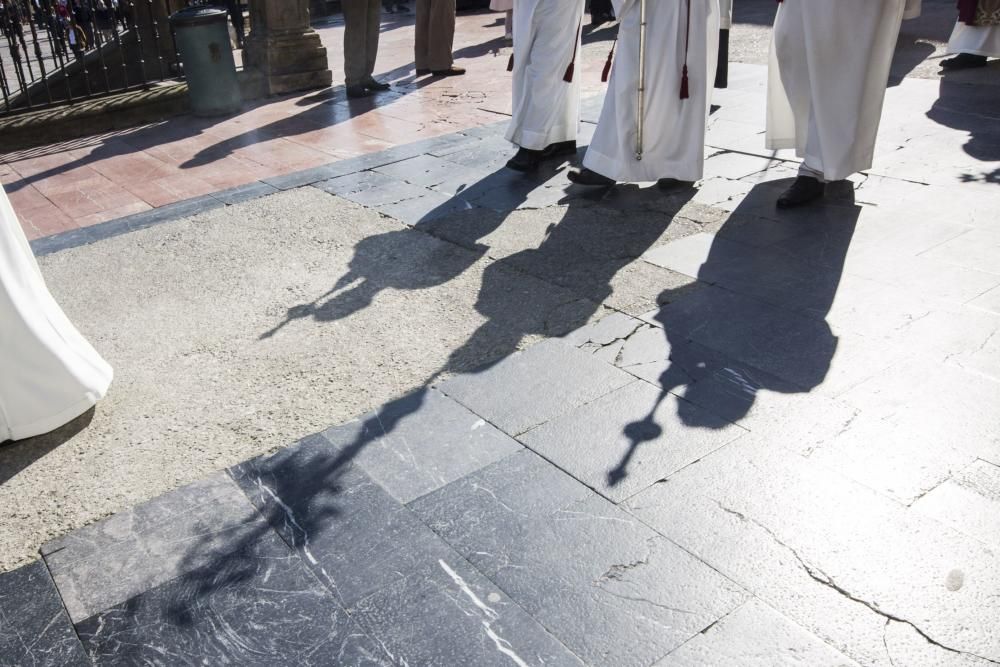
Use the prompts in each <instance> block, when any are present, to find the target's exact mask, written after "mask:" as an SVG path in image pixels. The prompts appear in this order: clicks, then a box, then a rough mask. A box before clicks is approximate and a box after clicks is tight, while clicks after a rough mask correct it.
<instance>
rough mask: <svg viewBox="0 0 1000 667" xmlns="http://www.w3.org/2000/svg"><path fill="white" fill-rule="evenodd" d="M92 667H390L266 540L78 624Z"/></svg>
mask: <svg viewBox="0 0 1000 667" xmlns="http://www.w3.org/2000/svg"><path fill="white" fill-rule="evenodd" d="M77 631H78V632H79V634H80V637H81V639H82V640H83V642H84V644H85V645H86V646H87V650H88V652H89V653H90V656H91V658H92V659H93V660H94V662H95V663H96V664H100V665H139V664H143V665H164V666H167V665H205V664H210V665H260V666H261V667H264V666H267V667H271V666H273V665H288V666H289V667H291V666H293V665H295V666H298V665H329V664H331V663H336V664H341V665H391V664H393V663H392V661H391V660H390V659H389V657H388V656H387V655H386V654H385V653H384V651H382V649H381V648H379V646H378V645H377V644H376V643H375V642H374V641H373V640H372V639H371V638H369V637H368V636H367V635H366V634H365V633H364V632H363V631H362V630H361V629H360V628H359V627H358V626H357V625H356V624H355V622H354V621H353V620H352V619H351V618H350V616H349V615H348V614H347V612H346V611H345V610H344V609H343V608H342V607H341V606H340V605H338V604H337V601H336V600H335V599H334V598H333V596H332V595H331V594H330V592H329V591H328V590H326V588H324V587H323V586H322V584H320V583H319V582H318V581H317V580H316V578H315V577H314V576H313V575H312V574H311V573H310V572H309V570H308V569H307V568H306V567H305V565H304V564H303V563H302V561H301V560H300V559H299V557H298V556H296V555H295V554H294V553H292V552H291V551H290V550H289V549H288V547H287V545H285V544H284V543H283V542H282V541H281V540H280V539H279V538H278V536H277V535H275V534H274V533H273V532H271V531H265V532H262V533H260V534H259V535H258V536H256V537H255V539H252V540H248V541H246V542H245V543H244V544H242V545H241V548H240V549H239V550H237V551H233V552H231V553H229V554H227V555H226V557H225V558H220V559H219V560H218V561H217V562H209V563H205V564H204V565H203V566H202V567H201V568H199V569H197V570H193V571H191V572H188V573H186V574H185V575H183V576H182V577H180V578H178V579H174V580H172V581H169V582H167V583H165V584H163V585H161V586H158V587H157V588H154V589H151V590H148V591H146V592H145V593H143V594H141V595H139V596H137V597H134V598H132V599H130V600H128V601H127V602H124V603H122V604H120V605H117V606H115V607H113V608H111V609H107V610H105V611H103V612H101V613H100V614H98V615H96V616H93V617H91V618H89V619H87V620H85V621H83V622H81V623H79V624H78V625H77Z"/></svg>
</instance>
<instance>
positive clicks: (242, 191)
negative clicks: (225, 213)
mask: <svg viewBox="0 0 1000 667" xmlns="http://www.w3.org/2000/svg"><path fill="white" fill-rule="evenodd" d="M275 192H278V188H276V187H274V186H273V185H270V184H268V183H262V182H260V181H257V182H254V183H249V184H247V185H238V186H236V187H235V188H229V189H227V190H222V191H221V192H213V193H212V196H213V197H215V198H216V199H218V200H219V201H221V202H222V203H224V204H225V205H226V206H232V205H233V204H239V203H240V202H245V201H249V200H251V199H256V198H257V197H265V196H267V195H270V194H274V193H275Z"/></svg>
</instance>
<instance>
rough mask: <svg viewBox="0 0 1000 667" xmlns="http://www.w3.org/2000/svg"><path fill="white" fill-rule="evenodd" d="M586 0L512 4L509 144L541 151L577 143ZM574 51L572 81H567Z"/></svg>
mask: <svg viewBox="0 0 1000 667" xmlns="http://www.w3.org/2000/svg"><path fill="white" fill-rule="evenodd" d="M583 4H584V3H583V0H558V1H556V2H554V1H553V0H516V1H515V3H514V81H513V109H514V112H513V117H512V118H511V122H510V126H509V128H508V130H507V140H508V141H510V142H512V143H514V144H515V145H517V146H520V147H522V148H530V149H532V150H541V149H543V148H545V147H546V146H548V145H550V144H555V143H559V142H563V141H576V135H577V131H578V130H579V125H580V79H581V78H582V77H583V72H581V71H580V69H581V67H580V27H581V25H582V21H583ZM574 50H575V51H576V70H577V71H576V73H575V74H574V76H573V81H572V82H569V83H567V82H566V81H564V78H565V76H566V69H567V67H569V64H570V63H571V62H573V54H574Z"/></svg>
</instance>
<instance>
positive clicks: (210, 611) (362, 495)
mask: <svg viewBox="0 0 1000 667" xmlns="http://www.w3.org/2000/svg"><path fill="white" fill-rule="evenodd" d="M765 76H766V72H765V70H764V68H763V67H761V66H759V65H738V66H734V69H733V72H732V79H731V87H730V89H729V90H727V91H723V92H720V93H719V95H718V98H717V103H718V104H719V109H718V111H716V112H715V113H714V114H713V116H712V121H711V128H710V131H709V138H708V143H709V148H708V154H709V156H710V157H709V158H708V161H707V163H706V174H707V177H706V179H705V181H704V182H703V183H702V184H700V187H699V188H698V189H697V190H692V191H682V192H676V193H673V194H665V193H663V192H661V191H659V190H658V189H657V188H655V187H646V186H641V187H639V186H620V187H618V188H615V189H613V190H610V191H598V192H590V191H585V190H581V189H579V188H577V187H576V186H571V185H569V183H568V181H567V180H566V178H565V167H566V165H565V164H562V165H559V164H551V165H549V166H548V167H546V168H545V169H543V170H542V171H540V172H539V173H538V174H537V175H534V176H531V177H527V178H526V177H522V176H519V175H516V174H512V173H510V172H508V171H505V170H504V169H503V168H502V164H503V162H504V160H505V159H506V158H507V157H508V156H509V154H510V148H509V146H508V145H507V144H505V142H504V141H503V140H502V131H503V123H502V122H500V123H494V124H487V125H481V126H479V127H476V128H475V129H469V130H465V131H463V132H459V133H449V134H443V135H441V136H439V137H433V138H427V139H425V140H423V141H421V142H420V143H418V144H400V145H397V146H395V147H392V148H389V149H387V150H384V151H378V152H375V153H371V154H368V155H367V156H361V157H353V158H349V159H346V160H342V161H338V162H334V163H331V164H326V165H322V166H318V167H312V168H310V169H309V170H307V171H303V172H297V173H289V174H284V175H278V176H274V177H266V178H264V179H262V180H258V181H256V182H255V183H253V184H251V185H249V186H246V187H243V188H237V189H235V190H229V191H226V192H223V193H215V194H214V195H212V196H210V197H208V198H201V199H196V200H194V201H191V202H189V203H187V204H185V205H183V206H175V207H174V208H170V207H165V208H164V209H163V212H162V213H161V214H159V215H158V216H157V215H154V214H140V216H133V217H132V218H126V219H124V220H125V222H121V221H112V222H109V223H104V224H98V225H95V226H92V227H91V228H89V231H88V232H87V233H77V232H71V233H63V234H59V235H56V236H51V237H47V238H41V239H38V240H37V241H36V242H35V247H36V250H38V252H39V253H41V254H43V257H42V259H41V263H42V268H43V271H44V273H45V275H46V278H47V280H48V282H49V284H50V286H51V287H52V289H53V292H54V293H55V294H56V297H57V298H58V299H59V301H60V303H62V304H64V306H65V307H66V309H67V311H68V312H69V314H70V316H71V318H72V319H73V320H74V321H75V322H76V323H77V324H78V325H79V326H80V328H81V330H83V331H84V333H85V334H86V335H87V336H88V337H89V338H90V339H91V340H92V341H93V342H94V343H95V345H96V346H97V347H98V349H99V350H100V351H101V352H102V353H103V354H105V356H107V357H108V359H109V360H110V361H111V362H112V364H113V365H114V366H115V368H116V371H117V376H116V384H115V386H114V387H113V390H112V393H111V395H110V396H109V398H108V400H107V401H106V402H104V403H102V404H100V405H99V407H98V409H97V411H96V412H95V413H93V414H91V415H88V416H87V417H86V419H85V420H83V421H82V422H80V423H77V424H75V425H72V426H71V427H70V428H69V429H67V430H65V431H63V432H61V433H58V434H55V435H54V436H52V437H48V438H43V439H38V440H35V441H32V442H25V443H19V444H17V445H8V446H6V447H4V448H3V449H0V471H2V479H3V480H4V483H3V486H0V504H2V505H3V506H4V507H6V508H10V511H9V512H8V514H10V515H11V517H12V519H7V520H6V523H4V524H3V526H2V531H3V532H2V533H0V540H2V542H0V545H2V548H0V552H2V553H3V554H5V561H4V564H5V567H7V568H8V569H9V568H12V567H14V566H17V565H20V564H22V563H25V562H27V561H28V560H30V559H31V554H32V553H33V552H35V551H37V550H38V549H39V547H41V553H42V554H43V556H44V558H43V560H42V561H39V562H36V563H33V564H29V565H27V566H24V567H21V568H20V569H15V570H12V571H10V572H8V573H7V574H4V575H0V599H2V606H3V609H4V610H5V614H4V616H2V617H0V649H3V650H2V655H4V656H5V659H6V656H7V655H12V656H15V657H14V659H13V664H31V662H30V661H31V660H37V661H38V662H42V663H44V662H45V661H46V660H49V661H51V662H52V663H53V664H74V663H73V661H74V660H76V661H77V662H78V663H79V664H88V663H89V662H90V661H93V662H94V663H96V664H143V663H144V662H149V663H153V664H167V665H172V664H188V663H202V662H206V661H207V663H209V664H225V663H226V662H229V663H231V664H241V665H242V664H261V665H276V664H289V665H293V664H294V665H309V664H338V665H355V664H399V665H403V664H409V665H493V664H496V665H524V664H527V665H540V664H546V665H552V664H571V665H579V664H589V665H600V666H603V665H644V666H645V665H675V664H676V665H726V664H732V665H779V664H803V665H851V664H860V665H887V666H889V665H896V666H899V665H908V666H909V665H963V666H965V665H988V664H993V663H995V662H997V661H1000V630H998V628H1000V602H998V600H997V596H996V591H997V590H998V586H1000V581H998V578H1000V575H998V572H1000V569H998V567H997V565H998V563H997V557H996V549H997V548H998V547H1000V537H998V536H1000V522H998V519H997V517H1000V511H998V510H1000V506H998V503H1000V426H998V422H997V419H996V418H995V415H996V414H997V413H998V411H1000V361H998V360H1000V336H998V335H997V332H998V331H1000V269H998V268H997V267H1000V261H998V260H1000V228H998V226H997V225H998V217H997V215H996V211H997V210H1000V208H998V206H1000V197H998V194H997V192H996V188H997V174H998V169H1000V129H998V128H1000V125H998V124H997V122H996V121H997V115H998V112H997V109H998V108H1000V105H998V101H1000V99H998V98H1000V88H998V87H996V86H994V85H968V84H967V83H960V82H959V81H966V80H967V79H958V80H949V79H946V80H944V81H938V80H932V79H923V78H914V77H910V78H906V79H903V80H902V81H900V82H899V83H898V85H894V86H893V87H892V88H891V89H890V91H889V94H888V101H887V106H886V113H885V121H884V123H883V128H882V132H881V135H880V146H879V148H878V158H877V161H876V165H875V167H874V168H873V169H872V170H871V172H870V173H869V174H866V175H861V176H858V177H856V178H855V179H854V181H853V183H851V184H848V183H842V184H837V185H836V186H835V187H834V188H833V190H832V192H831V193H830V196H829V197H828V200H827V201H826V202H825V203H824V204H822V205H819V206H816V207H814V208H809V209H804V210H799V211H792V212H778V211H776V210H775V208H774V199H775V197H776V196H777V193H778V192H780V190H781V189H782V187H784V186H785V185H786V184H787V183H788V179H789V178H790V177H791V176H792V175H793V174H794V167H795V165H794V162H788V161H786V160H787V159H788V158H787V156H784V155H778V156H770V155H768V154H766V153H765V152H764V151H763V150H762V143H763V142H762V137H761V135H760V133H761V130H762V120H763V119H762V115H763V94H764V85H765ZM989 76H990V75H989V74H988V73H987V74H986V75H985V77H984V82H985V81H987V80H988V77H989ZM598 109H599V100H597V99H590V100H589V101H588V103H587V109H586V112H585V120H587V121H588V124H586V125H585V132H584V134H585V136H586V135H587V133H589V132H590V131H591V130H592V125H591V124H590V123H592V122H593V121H594V120H595V119H596V113H597V110H598ZM143 216H145V217H143ZM331 425H333V426H331ZM292 443H294V444H292ZM160 494H164V495H160ZM153 496H156V497H155V498H154V499H153V500H151V501H149V502H148V503H145V504H137V503H140V502H141V501H144V500H147V499H149V498H152V497H153ZM126 508H131V509H126ZM119 510H122V511H119ZM116 511H118V513H117V514H115V515H114V516H112V517H111V518H110V519H107V520H105V521H101V522H99V523H94V524H92V525H89V526H87V527H84V528H82V529H78V527H79V526H83V525H84V524H88V523H91V522H93V521H94V520H95V519H99V518H101V517H104V516H107V515H108V514H109V513H112V512H116ZM72 529H77V530H72ZM50 538H54V539H52V540H51V541H47V542H46V540H49V539H50ZM43 542H44V545H43ZM8 609H13V610H17V612H16V613H8V612H7V610H8ZM29 637H30V638H32V639H33V640H34V643H31V642H29V641H26V640H25V638H29Z"/></svg>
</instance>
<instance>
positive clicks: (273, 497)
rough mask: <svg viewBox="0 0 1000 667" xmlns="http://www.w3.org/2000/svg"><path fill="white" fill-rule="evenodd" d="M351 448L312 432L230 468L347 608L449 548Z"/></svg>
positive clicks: (442, 553)
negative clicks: (364, 468) (361, 465)
mask: <svg viewBox="0 0 1000 667" xmlns="http://www.w3.org/2000/svg"><path fill="white" fill-rule="evenodd" d="M359 446H363V445H361V444H359ZM357 449H358V448H357V447H352V446H350V445H347V446H345V447H340V448H337V447H334V446H333V445H331V444H330V443H329V441H327V440H326V438H324V437H322V436H311V437H309V438H307V439H305V440H303V441H302V442H300V443H298V444H297V445H294V446H292V447H289V448H287V449H284V450H282V451H280V452H278V453H277V454H275V455H274V456H271V457H267V458H260V459H254V460H252V461H249V462H247V463H243V464H241V465H238V466H236V467H234V468H233V469H232V470H231V474H232V476H233V478H234V479H235V480H236V482H237V483H238V484H239V485H240V486H241V487H242V488H243V490H244V492H245V493H246V494H247V495H248V496H249V497H250V500H251V501H252V502H253V504H254V505H255V506H257V508H258V509H259V510H260V511H261V513H263V514H264V516H266V517H267V518H268V520H269V522H270V524H271V526H272V527H273V528H274V529H275V530H276V531H277V532H278V534H279V535H281V537H282V539H284V540H285V542H286V543H288V544H289V545H291V546H293V547H294V548H295V550H296V551H297V552H298V553H299V554H301V556H302V557H303V559H304V560H305V562H306V563H307V564H308V565H309V567H310V568H311V569H312V571H313V572H314V573H315V574H316V576H317V577H318V578H319V579H320V581H322V582H323V583H324V584H325V585H327V586H328V587H329V588H330V589H331V590H332V591H333V592H334V593H335V594H336V595H337V596H338V598H339V599H340V600H341V601H342V602H343V603H344V604H345V605H351V604H353V603H354V602H356V601H358V600H360V599H361V598H363V597H365V596H367V595H370V594H371V593H373V592H375V591H377V590H379V589H381V588H384V587H385V586H388V585H390V584H392V583H394V582H396V581H398V580H400V579H402V578H404V577H406V576H407V575H408V574H410V573H412V572H414V571H416V570H417V569H419V568H421V567H424V566H425V565H427V564H428V563H435V562H437V560H438V559H440V558H445V557H447V556H449V555H450V554H451V553H452V551H451V549H449V548H448V545H446V544H445V543H444V542H442V541H441V540H440V539H439V538H438V537H437V535H435V534H434V533H433V532H432V531H431V530H430V529H428V528H427V526H425V525H424V524H423V523H422V522H421V521H420V520H419V519H418V518H417V517H416V516H415V515H413V513H412V512H411V511H410V510H409V509H407V508H406V507H405V506H404V505H402V504H400V503H399V502H397V501H396V500H395V499H394V498H392V496H390V495H389V494H388V493H387V492H386V491H385V490H384V489H382V487H380V486H379V485H378V484H377V483H375V482H374V481H372V479H371V478H370V477H369V476H368V475H367V474H365V473H364V472H363V471H362V470H361V469H360V468H359V467H358V466H357V465H355V464H353V463H352V462H351V459H352V458H353V457H354V456H355V455H356V453H357Z"/></svg>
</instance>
